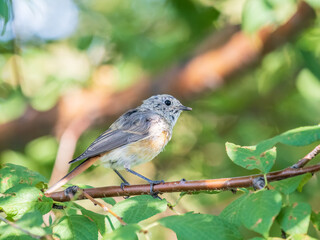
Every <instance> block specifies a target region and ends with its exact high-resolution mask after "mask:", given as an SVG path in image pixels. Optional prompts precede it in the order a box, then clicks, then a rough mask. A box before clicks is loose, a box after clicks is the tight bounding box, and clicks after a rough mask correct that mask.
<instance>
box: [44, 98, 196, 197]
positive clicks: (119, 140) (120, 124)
mask: <svg viewBox="0 0 320 240" xmlns="http://www.w3.org/2000/svg"><path fill="white" fill-rule="evenodd" d="M191 110H192V109H191V108H189V107H185V106H183V105H182V104H181V103H180V102H179V100H177V99H176V98H174V97H173V96H170V95H167V94H163V95H155V96H152V97H150V98H148V99H147V100H144V101H143V103H142V105H141V106H139V107H137V108H135V109H131V110H129V111H127V112H126V113H124V114H123V115H122V116H120V117H119V118H118V119H117V120H116V121H115V122H114V123H113V124H112V125H111V126H110V128H109V129H108V130H107V131H105V132H104V133H102V134H101V135H100V136H99V137H98V138H97V139H96V140H95V141H94V142H93V143H92V144H91V145H90V146H89V147H88V148H87V149H86V150H85V151H84V153H82V154H81V155H80V156H79V157H77V158H75V159H73V160H72V161H70V162H69V163H74V162H77V161H80V160H84V159H86V160H84V161H83V162H82V163H81V164H80V165H79V166H77V167H76V168H75V169H73V170H72V171H71V172H70V173H68V174H67V175H66V176H64V177H63V178H62V179H61V180H59V181H58V182H57V183H56V184H54V185H53V186H52V187H50V188H49V189H48V190H47V191H46V193H51V192H54V191H55V190H57V189H58V188H59V187H61V186H62V185H64V184H65V183H67V182H68V181H69V180H71V179H72V178H73V177H75V176H76V175H78V174H79V173H81V172H83V171H84V170H86V169H87V168H89V167H90V166H91V165H92V164H93V163H94V162H95V161H97V160H100V161H101V163H102V164H103V165H104V166H105V167H106V168H111V169H113V170H114V171H115V173H116V174H117V175H118V176H119V177H120V178H121V180H122V181H123V183H122V184H121V188H122V189H123V187H124V186H126V185H129V183H128V182H127V181H126V180H125V179H124V178H123V176H122V175H121V174H120V173H119V172H118V170H123V169H125V170H126V171H128V172H130V173H133V174H135V175H136V176H138V177H140V178H142V179H144V180H146V181H147V182H149V183H150V192H151V193H152V187H153V185H154V184H160V183H162V182H164V181H163V180H162V181H152V180H150V179H148V178H146V177H144V176H142V175H141V174H139V173H137V172H135V171H133V170H131V167H133V166H136V165H138V164H141V163H145V162H148V161H151V160H152V159H153V158H154V157H156V156H157V155H158V154H159V153H160V152H161V151H162V150H163V149H164V147H165V146H166V145H167V143H168V142H169V141H170V139H171V136H172V129H173V127H174V125H175V124H176V122H177V120H178V118H179V116H180V114H181V112H182V111H191Z"/></svg>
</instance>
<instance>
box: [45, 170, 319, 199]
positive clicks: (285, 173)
mask: <svg viewBox="0 0 320 240" xmlns="http://www.w3.org/2000/svg"><path fill="white" fill-rule="evenodd" d="M319 170H320V164H315V165H313V166H310V167H306V168H299V169H294V168H286V169H284V170H281V171H275V172H271V173H269V174H267V180H268V182H274V181H279V180H282V179H287V178H291V177H295V176H299V175H302V174H305V173H315V172H317V171H319ZM258 177H263V175H262V174H256V175H250V176H244V177H234V178H219V179H207V180H197V181H176V182H166V183H163V184H159V185H155V186H154V191H155V192H159V193H160V194H162V193H172V192H195V191H211V190H232V189H237V188H247V187H252V186H253V180H254V179H256V178H258ZM83 191H84V192H85V193H87V194H88V195H90V196H91V197H93V198H105V197H119V196H133V195H143V194H150V185H149V184H146V185H130V186H126V187H125V188H124V190H122V189H121V187H119V186H110V187H100V188H89V189H83ZM46 196H47V197H51V198H52V199H53V200H55V201H58V202H66V201H70V198H69V197H68V196H66V195H65V194H64V191H60V192H53V193H49V194H46ZM81 199H86V197H85V196H84V195H83V194H80V195H79V197H78V200H81Z"/></svg>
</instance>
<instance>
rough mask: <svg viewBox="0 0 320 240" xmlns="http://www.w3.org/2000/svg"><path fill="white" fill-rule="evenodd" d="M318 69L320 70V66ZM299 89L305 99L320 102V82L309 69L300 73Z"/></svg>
mask: <svg viewBox="0 0 320 240" xmlns="http://www.w3.org/2000/svg"><path fill="white" fill-rule="evenodd" d="M317 68H318V69H319V67H318V64H317ZM318 71H319V70H318ZM297 89H298V90H299V92H300V94H301V95H302V96H303V97H304V98H305V99H307V100H309V101H312V102H313V101H314V102H319V101H320V94H319V91H320V81H319V79H318V78H317V77H316V76H315V75H314V74H313V73H312V72H311V71H310V70H309V69H303V70H301V72H300V73H299V75H298V77H297Z"/></svg>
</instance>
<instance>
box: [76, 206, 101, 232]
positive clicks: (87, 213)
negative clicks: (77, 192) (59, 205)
mask: <svg viewBox="0 0 320 240" xmlns="http://www.w3.org/2000/svg"><path fill="white" fill-rule="evenodd" d="M73 204H74V206H75V207H76V208H78V209H80V211H81V213H82V214H83V215H84V216H87V217H88V218H90V219H91V220H92V221H94V222H95V224H96V225H97V227H98V229H99V231H100V233H101V235H103V234H105V232H106V223H105V220H106V215H102V214H99V213H95V212H92V211H90V210H87V209H85V208H84V207H82V206H80V205H78V204H76V203H73Z"/></svg>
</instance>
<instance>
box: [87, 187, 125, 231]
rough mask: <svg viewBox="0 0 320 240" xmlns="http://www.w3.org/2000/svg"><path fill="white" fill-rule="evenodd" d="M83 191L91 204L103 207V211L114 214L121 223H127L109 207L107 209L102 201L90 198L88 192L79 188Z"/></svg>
mask: <svg viewBox="0 0 320 240" xmlns="http://www.w3.org/2000/svg"><path fill="white" fill-rule="evenodd" d="M81 190H82V192H83V196H85V197H86V198H87V199H89V200H90V201H91V202H93V204H95V205H99V206H100V207H102V208H103V210H104V211H105V212H108V213H110V214H111V215H112V216H114V217H115V218H116V219H118V221H119V222H120V223H121V224H122V225H127V224H126V223H125V221H123V219H122V218H121V217H119V216H118V215H117V214H116V213H115V212H114V211H112V210H111V209H109V208H108V207H107V206H106V205H104V204H103V203H101V202H99V201H97V200H95V199H94V198H92V197H91V196H90V195H89V194H88V193H86V192H84V191H83V189H81Z"/></svg>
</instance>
